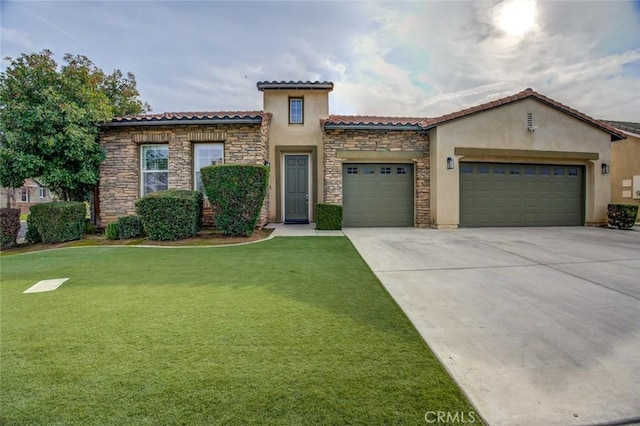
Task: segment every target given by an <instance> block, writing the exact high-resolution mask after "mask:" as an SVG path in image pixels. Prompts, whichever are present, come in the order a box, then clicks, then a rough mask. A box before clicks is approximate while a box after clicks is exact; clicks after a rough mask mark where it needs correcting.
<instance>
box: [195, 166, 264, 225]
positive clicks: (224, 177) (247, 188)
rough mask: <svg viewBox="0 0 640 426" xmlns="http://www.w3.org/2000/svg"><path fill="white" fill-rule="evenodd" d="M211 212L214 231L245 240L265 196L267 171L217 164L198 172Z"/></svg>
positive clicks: (261, 167) (256, 167)
mask: <svg viewBox="0 0 640 426" xmlns="http://www.w3.org/2000/svg"><path fill="white" fill-rule="evenodd" d="M200 175H201V176H202V183H203V184H204V188H205V191H206V193H207V197H208V199H209V202H210V203H211V207H212V208H213V211H214V212H215V216H214V219H215V222H216V227H217V228H218V229H219V230H221V231H222V232H223V233H224V234H226V235H231V236H249V235H251V234H252V233H253V230H254V229H255V227H256V225H257V223H258V218H259V217H260V209H261V208H262V204H263V202H264V197H265V196H266V194H267V182H268V180H269V169H268V168H267V167H265V166H260V165H255V164H251V165H248V164H221V165H218V166H208V167H203V168H202V169H200Z"/></svg>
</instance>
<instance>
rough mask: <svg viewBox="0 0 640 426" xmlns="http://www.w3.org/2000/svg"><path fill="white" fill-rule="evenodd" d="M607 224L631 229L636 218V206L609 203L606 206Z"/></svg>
mask: <svg viewBox="0 0 640 426" xmlns="http://www.w3.org/2000/svg"><path fill="white" fill-rule="evenodd" d="M607 218H608V219H609V226H611V227H613V228H618V229H631V228H633V225H635V223H636V219H637V218H638V206H634V205H632V204H609V205H608V206H607Z"/></svg>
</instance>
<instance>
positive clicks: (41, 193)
mask: <svg viewBox="0 0 640 426" xmlns="http://www.w3.org/2000/svg"><path fill="white" fill-rule="evenodd" d="M38 196H39V197H40V198H41V199H44V198H47V188H42V187H40V188H38Z"/></svg>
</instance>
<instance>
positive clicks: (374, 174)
mask: <svg viewBox="0 0 640 426" xmlns="http://www.w3.org/2000/svg"><path fill="white" fill-rule="evenodd" d="M355 170H357V173H354V171H355ZM413 179H414V174H413V165H411V164H346V165H344V166H343V185H342V188H343V194H342V198H343V203H342V204H343V209H344V216H343V219H344V225H345V226H413V216H414V204H413V203H414V189H413V186H414V182H413Z"/></svg>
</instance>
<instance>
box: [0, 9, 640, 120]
mask: <svg viewBox="0 0 640 426" xmlns="http://www.w3.org/2000/svg"><path fill="white" fill-rule="evenodd" d="M0 27H1V32H0V36H1V39H0V53H1V55H2V57H3V58H4V57H7V56H8V57H13V58H16V57H18V56H19V55H20V54H22V53H33V52H39V51H41V50H43V49H49V50H51V51H52V52H53V53H54V54H55V59H56V60H57V61H58V63H60V62H62V57H63V55H64V54H65V53H71V54H82V55H86V56H87V57H89V58H90V59H91V60H92V61H93V62H94V63H95V64H96V65H97V66H99V67H100V68H102V69H103V70H104V71H105V72H111V71H113V70H114V69H120V70H122V71H123V72H132V73H134V74H135V76H136V79H137V82H138V89H139V91H140V94H141V98H142V99H143V100H144V101H147V102H149V103H150V104H151V107H152V108H153V112H156V113H160V112H170V111H172V112H177V111H219V110H260V109H262V94H261V93H260V92H259V91H258V90H257V89H256V83H257V82H258V81H274V80H275V81H282V80H285V81H289V80H294V81H298V80H302V81H306V80H312V81H313V80H320V81H332V82H333V83H334V85H335V86H334V91H333V92H332V93H331V95H330V106H329V110H330V113H331V114H364V115H386V116H417V117H436V116H439V115H442V114H446V113H450V112H454V111H457V110H460V109H463V108H467V107H470V106H473V105H478V104H481V103H485V102H488V101H491V100H494V99H498V98H501V97H505V96H509V95H512V94H515V93H517V92H519V91H521V90H524V89H525V88H527V87H531V88H532V89H534V90H536V91H537V92H539V93H542V94H543V95H546V96H548V97H550V98H553V99H555V100H556V101H559V102H562V103H564V104H566V105H568V106H570V107H572V108H575V109H578V110H579V111H581V112H583V113H585V114H587V115H590V116H592V117H596V118H601V119H608V120H620V121H636V122H640V0H634V1H542V0H504V1H501V0H475V1H387V2H377V1H346V2H345V1H323V2H315V1H257V2H254V1H205V0H201V1H108V2H107V1H27V0H24V1H6V0H0ZM8 65H9V62H8V61H7V60H6V59H3V60H2V62H1V65H0V70H5V69H6V67H7V66H8Z"/></svg>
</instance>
